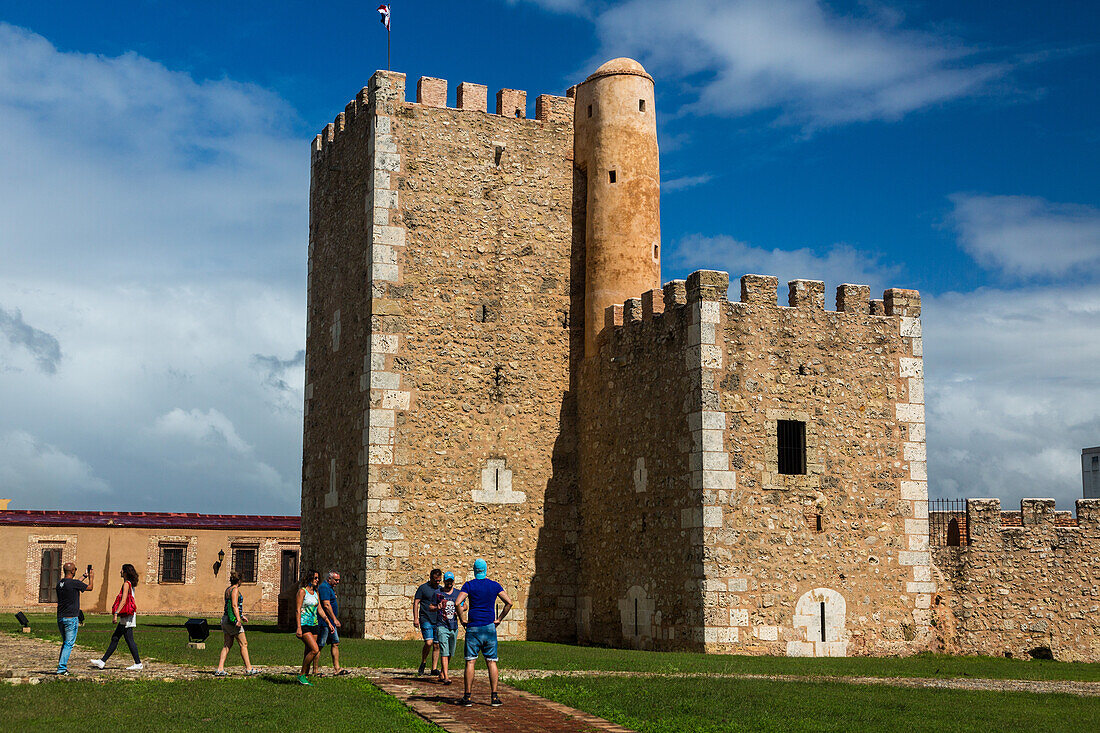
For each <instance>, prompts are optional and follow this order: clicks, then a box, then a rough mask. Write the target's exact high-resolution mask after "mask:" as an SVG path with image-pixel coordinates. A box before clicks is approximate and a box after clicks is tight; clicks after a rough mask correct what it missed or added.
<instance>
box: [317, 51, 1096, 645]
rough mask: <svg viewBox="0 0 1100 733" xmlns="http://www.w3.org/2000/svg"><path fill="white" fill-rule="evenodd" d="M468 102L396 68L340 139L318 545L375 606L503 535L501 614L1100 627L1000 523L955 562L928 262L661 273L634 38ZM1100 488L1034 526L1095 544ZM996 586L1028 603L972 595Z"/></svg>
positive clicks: (329, 231)
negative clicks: (530, 91)
mask: <svg viewBox="0 0 1100 733" xmlns="http://www.w3.org/2000/svg"><path fill="white" fill-rule="evenodd" d="M447 102H448V90H447V82H445V81H443V80H441V79H433V78H422V79H420V80H419V82H418V83H417V85H416V102H415V103H410V102H408V101H406V89H405V77H404V75H402V74H399V73H393V72H383V71H379V72H376V73H375V74H374V76H373V77H372V78H371V80H370V84H369V86H368V87H366V88H364V89H363V90H362V91H361V92H360V93H359V94H358V95H357V96H356V98H355V99H354V100H353V101H351V102H350V103H348V105H347V107H346V108H345V110H344V112H343V113H341V114H339V115H338V116H337V117H336V120H335V121H334V122H333V123H332V124H330V125H328V126H326V128H325V130H324V132H323V133H322V134H321V135H319V136H318V137H317V138H316V139H315V140H314V143H313V154H312V173H311V184H310V225H309V227H310V228H309V285H308V319H307V324H308V325H307V349H306V392H305V397H306V400H305V434H304V440H305V444H304V455H303V482H302V552H303V563H304V565H303V567H309V566H313V567H317V568H318V569H328V568H338V569H339V570H341V572H342V573H343V579H344V584H343V586H342V594H343V598H342V602H341V609H344V614H345V615H346V618H344V619H342V620H343V623H344V624H345V628H346V629H347V631H348V632H349V633H355V634H361V635H365V636H369V637H380V638H403V637H408V636H412V635H413V634H414V633H415V629H414V626H413V624H412V618H411V615H410V606H411V597H412V594H413V591H414V589H415V587H416V586H417V585H418V584H419V583H421V582H423V580H424V578H425V577H426V575H427V573H428V571H429V570H430V569H431V568H433V567H446V568H449V569H452V570H454V571H455V573H456V577H457V580H458V581H459V582H461V581H462V580H463V579H464V578H465V577H466V576H467V575H468V574H469V564H470V562H472V559H473V558H474V557H475V556H481V557H485V558H486V559H487V560H488V561H489V564H490V574H491V575H492V576H493V577H494V578H496V579H498V580H499V581H500V582H502V583H503V584H504V586H505V587H506V588H507V589H508V591H509V593H511V594H512V596H513V599H514V600H515V601H516V607H515V610H514V611H513V612H512V614H510V616H509V617H508V619H507V620H506V621H505V623H504V624H503V626H502V629H501V631H502V633H503V635H504V638H528V639H541V640H552V641H579V642H582V643H596V644H610V645H625V646H638V647H644V648H660V649H671V648H686V649H696V650H706V651H724V652H740V653H765V654H790V655H813V656H824V655H852V654H879V655H881V654H906V653H913V652H916V651H921V650H925V649H929V648H951V649H958V650H961V651H982V652H984V653H1000V652H1001V651H1005V650H1006V649H1007V648H1005V649H1002V646H1003V644H1002V641H1004V640H1006V639H1008V636H1007V634H1008V632H1006V628H1007V627H1008V624H1009V623H1010V621H1009V620H1006V619H1007V618H1008V616H1011V617H1012V620H1011V623H1013V624H1015V626H1014V628H1013V630H1012V632H1011V633H1012V635H1013V636H1012V638H1013V641H1012V642H1011V644H1012V645H1013V646H1012V648H1013V649H1015V650H1018V651H1026V650H1025V647H1027V645H1028V644H1034V645H1035V646H1040V645H1045V646H1050V647H1051V648H1056V647H1057V649H1058V650H1061V649H1062V648H1066V649H1072V650H1073V651H1071V652H1067V653H1068V654H1070V655H1071V656H1073V657H1074V658H1100V637H1098V636H1096V634H1095V629H1094V628H1093V627H1094V625H1095V622H1094V621H1091V620H1090V621H1082V622H1081V623H1077V624H1076V625H1073V624H1070V625H1058V624H1054V623H1048V624H1047V625H1046V627H1045V628H1046V629H1047V631H1048V632H1049V633H1047V634H1046V635H1045V636H1043V637H1042V638H1041V639H1039V641H1038V642H1036V638H1037V637H1036V634H1037V633H1039V632H1032V631H1029V629H1032V628H1038V626H1037V625H1036V624H1035V621H1037V620H1038V617H1039V616H1043V614H1047V615H1048V616H1049V615H1051V614H1054V613H1060V612H1061V611H1055V610H1054V609H1053V606H1051V607H1050V608H1049V609H1048V608H1047V605H1045V604H1044V603H1043V602H1042V600H1041V599H1037V597H1035V593H1036V592H1039V593H1042V592H1044V591H1034V590H1033V589H1029V587H1028V584H1027V583H1026V582H1022V583H1021V580H1020V577H1019V576H1020V575H1026V572H1024V571H1022V570H1021V571H1020V572H1016V573H1015V574H1013V573H1006V572H1005V571H1004V570H1003V568H1004V567H1005V563H1004V556H1005V554H1006V553H1008V552H1009V547H1010V544H1009V542H1008V541H1007V540H1000V539H999V538H1000V536H1001V535H997V537H998V540H997V544H996V547H995V548H994V547H992V546H990V545H981V544H980V543H979V542H977V541H976V542H975V543H974V544H973V545H971V546H969V547H966V548H961V547H959V548H950V549H945V550H944V552H946V553H952V554H951V555H950V557H949V558H948V556H947V555H944V559H943V560H942V563H943V564H944V565H945V566H946V564H948V561H950V563H953V564H952V565H951V568H950V569H949V572H948V573H946V574H945V573H944V572H941V571H939V570H937V568H936V566H935V565H934V563H933V548H932V547H931V546H930V542H929V524H928V496H927V494H928V491H927V478H926V471H925V443H924V390H923V367H922V340H921V324H920V296H919V295H918V294H917V293H916V292H915V291H912V290H901V289H891V290H887V291H886V292H885V294H884V296H883V298H882V299H881V300H876V299H871V297H870V292H869V289H868V288H867V287H866V286H861V285H847V284H844V285H840V286H839V287H837V288H836V301H835V309H833V308H827V307H826V302H825V288H824V284H823V283H822V282H820V281H813V280H795V281H792V282H790V283H789V284H788V294H787V298H786V303H787V304H786V305H783V306H781V305H779V303H778V297H779V294H778V292H777V291H778V283H777V281H776V278H774V277H766V276H760V275H745V276H744V277H742V278H741V280H740V287H739V290H740V297H739V299H738V300H737V301H736V302H731V301H730V300H729V298H728V296H727V292H728V290H729V287H730V282H729V277H728V275H727V274H726V273H722V272H714V271H706V270H704V271H699V272H695V273H693V274H692V275H691V276H689V277H688V278H687V280H686V281H682V280H674V281H672V282H668V283H665V284H664V285H663V286H662V284H661V281H660V256H661V238H660V207H659V199H660V174H659V161H658V151H657V135H656V116H655V104H654V96H653V80H652V78H651V77H650V76H649V75H648V74H647V73H646V72H645V70H644V69H643V68H642V67H641V66H640V65H639V64H637V63H636V62H634V61H631V60H629V59H616V60H614V61H610V62H608V63H607V64H604V65H603V66H601V67H600V68H599V69H598V70H597V71H596V72H595V73H594V74H593V75H592V76H590V77H589V78H588V79H587V80H586V81H585V82H583V83H582V84H580V85H578V86H576V87H574V88H572V89H570V90H569V92H568V93H567V96H565V97H556V96H550V95H543V96H539V97H538V98H537V99H536V100H535V105H534V108H535V118H534V119H527V118H526V114H527V101H526V94H525V93H524V92H522V91H517V90H512V89H503V90H500V91H499V92H498V93H497V94H496V104H495V113H489V112H487V111H486V108H487V105H488V95H487V90H486V88H485V87H484V86H481V85H477V84H469V83H462V84H460V85H459V86H458V89H457V95H456V104H455V106H454V107H448V106H447ZM734 289H735V290H736V289H737V287H736V284H735V288H734ZM831 305H832V303H830V306H831ZM1097 503H1100V502H1094V503H1093V504H1090V505H1089V506H1087V507H1085V508H1084V509H1083V510H1080V509H1079V512H1078V516H1079V518H1078V520H1074V522H1075V523H1076V522H1077V521H1080V523H1081V524H1080V526H1076V524H1075V526H1074V527H1073V528H1072V529H1073V530H1075V531H1076V533H1077V534H1075V535H1074V537H1075V538H1076V539H1075V540H1074V541H1073V542H1068V541H1065V540H1063V539H1060V538H1061V537H1062V536H1063V535H1062V534H1058V533H1057V532H1055V530H1054V529H1051V530H1050V531H1049V532H1046V530H1044V532H1045V534H1042V535H1041V536H1040V535H1035V536H1034V538H1033V539H1034V542H1036V543H1038V544H1037V545H1036V546H1037V547H1039V548H1040V549H1039V550H1036V551H1035V552H1038V553H1040V554H1041V553H1058V552H1060V553H1063V554H1068V555H1072V556H1073V557H1074V558H1076V557H1077V555H1078V554H1081V555H1084V554H1085V553H1086V552H1087V551H1088V550H1089V548H1095V547H1096V546H1097V544H1096V543H1097V542H1098V536H1097V534H1098V533H1097V528H1098V526H1100V518H1098V517H1100V507H1097V506H1095V504H1097ZM1052 511H1053V507H1051V513H1052ZM1025 514H1026V512H1025ZM983 516H984V515H983ZM1043 516H1045V515H1043ZM1036 521H1038V520H1036ZM1052 522H1053V520H1051V523H1052ZM994 524H995V522H992V520H990V522H986V523H984V524H983V523H980V522H978V521H977V520H975V521H974V522H973V524H972V528H973V529H974V530H975V531H976V530H977V529H978V528H979V527H982V528H984V529H983V533H984V534H981V535H980V536H981V537H982V538H983V540H982V541H983V542H986V541H989V542H991V541H992V540H990V539H989V537H991V536H992V535H994V534H996V533H995V532H993V530H991V529H988V528H989V527H992V526H993V525H994ZM987 525H988V526H987ZM1043 526H1044V527H1045V526H1046V525H1043ZM1027 529H1028V528H1027V527H1025V528H1024V530H1025V531H1026V530H1027ZM998 531H1000V530H998ZM1059 531H1060V532H1062V533H1063V534H1064V532H1066V531H1069V528H1067V529H1065V530H1059ZM1052 543H1053V544H1052ZM1052 547H1053V548H1054V549H1051V548H1052ZM977 548H981V549H977ZM1042 548H1045V549H1042ZM938 552H939V550H938V549H937V553H938ZM967 553H970V554H967ZM990 553H992V554H990ZM998 553H999V554H998ZM1095 556H1096V553H1095V552H1091V557H1095ZM936 557H937V561H939V558H940V555H939V554H937V555H936ZM1038 557H1039V555H1034V554H1029V555H1028V560H1029V561H1030V562H1032V563H1033V564H1034V562H1037V561H1038ZM1040 564H1042V563H1040ZM1070 565H1071V562H1070V561H1069V560H1067V561H1066V562H1065V563H1061V562H1057V563H1056V562H1053V561H1052V562H1049V563H1046V565H1044V566H1043V571H1044V572H1046V573H1048V574H1050V573H1053V575H1050V576H1049V577H1048V582H1047V583H1046V584H1045V585H1043V586H1042V587H1043V588H1047V587H1065V586H1064V585H1063V584H1069V583H1072V584H1073V587H1074V592H1075V593H1076V592H1080V593H1081V594H1083V595H1084V596H1087V597H1082V598H1078V599H1077V600H1076V601H1075V603H1074V606H1073V607H1074V609H1076V611H1081V612H1084V611H1083V609H1085V608H1087V607H1089V603H1091V604H1092V605H1091V608H1092V614H1093V618H1095V611H1096V602H1097V600H1098V599H1097V598H1096V594H1097V589H1096V588H1095V587H1094V586H1090V585H1089V584H1088V583H1086V582H1084V581H1082V578H1086V577H1091V578H1092V582H1096V581H1095V577H1096V574H1095V569H1096V568H1095V565H1093V566H1091V568H1092V571H1091V573H1090V572H1088V571H1087V568H1088V567H1089V566H1086V570H1085V571H1082V569H1081V567H1079V566H1078V567H1075V568H1074V569H1073V570H1072V571H1071V570H1070V567H1069V566H1070ZM1028 567H1031V566H1028ZM1036 567H1038V566H1036ZM1010 576H1011V577H1010ZM1005 584H1012V588H1013V591H1012V595H1011V596H1006V597H1001V596H1000V595H999V589H1000V588H1001V587H1002V586H1003V585H1005ZM1090 593H1091V595H1089V594H1090ZM1029 594H1030V595H1029ZM1075 598H1076V596H1075ZM993 600H996V601H997V602H998V603H999V604H1000V607H1009V608H1010V612H1009V613H1007V614H1006V613H1004V612H997V613H996V614H994V616H995V622H994V621H991V620H990V617H989V616H988V614H986V615H983V614H980V613H976V612H974V608H975V607H976V605H977V606H981V607H983V608H984V607H985V606H986V605H988V603H990V602H992V601H993ZM966 604H970V606H969V607H966ZM1039 607H1042V608H1041V609H1040V610H1038V611H1036V610H1032V609H1035V608H1039ZM1012 609H1015V610H1012ZM1076 611H1075V612H1076ZM1033 617H1035V618H1033ZM1048 620H1049V619H1048ZM1021 624H1022V625H1023V626H1022V627H1021ZM1056 627H1057V629H1058V631H1057V636H1058V639H1057V640H1056V639H1054V636H1055V634H1054V632H1052V631H1051V630H1052V629H1055V628H1056ZM945 629H948V630H949V631H945ZM1021 634H1022V636H1020V635H1021ZM1067 634H1074V635H1077V636H1081V635H1084V638H1085V640H1084V641H1076V642H1074V643H1072V644H1070V643H1069V642H1068V641H1066V642H1065V643H1063V641H1062V637H1063V636H1064V635H1067ZM1040 635H1041V634H1040ZM1006 643H1008V642H1006ZM1056 653H1058V652H1056Z"/></svg>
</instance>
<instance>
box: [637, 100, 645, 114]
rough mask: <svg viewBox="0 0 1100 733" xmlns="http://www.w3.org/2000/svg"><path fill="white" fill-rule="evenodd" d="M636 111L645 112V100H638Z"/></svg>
mask: <svg viewBox="0 0 1100 733" xmlns="http://www.w3.org/2000/svg"><path fill="white" fill-rule="evenodd" d="M638 111H639V112H645V100H644V99H639V100H638Z"/></svg>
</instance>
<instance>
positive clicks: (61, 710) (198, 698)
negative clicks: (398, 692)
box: [0, 675, 442, 733]
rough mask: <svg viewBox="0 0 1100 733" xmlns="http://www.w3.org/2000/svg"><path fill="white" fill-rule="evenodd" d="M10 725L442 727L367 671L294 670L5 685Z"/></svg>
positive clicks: (413, 731) (2, 698) (402, 730)
mask: <svg viewBox="0 0 1100 733" xmlns="http://www.w3.org/2000/svg"><path fill="white" fill-rule="evenodd" d="M0 710H3V711H4V724H5V725H7V726H8V729H9V730H26V731H39V730H41V731H59V730H93V729H94V730H104V731H107V730H120V731H135V730H141V731H146V730H148V731H164V730H173V731H191V730H204V731H209V730H247V731H275V730H279V731H295V730H326V729H327V730H358V731H393V732H394V733H406V732H408V733H428V732H429V731H431V732H433V733H438V732H439V731H440V730H442V729H441V728H439V727H437V726H435V725H432V724H431V723H427V722H425V721H424V720H422V719H421V718H419V717H417V716H416V715H415V714H414V713H412V712H410V711H409V710H408V709H406V708H405V706H404V704H402V703H401V702H399V701H398V700H396V699H395V698H392V697H390V696H389V695H387V694H386V693H384V692H382V691H381V690H379V689H378V688H376V687H375V686H374V685H372V684H370V683H369V682H367V681H366V680H364V679H331V680H322V681H320V682H318V683H317V684H316V685H315V686H314V687H300V686H299V685H297V684H296V683H292V682H291V679H290V678H289V677H284V676H274V675H273V676H270V677H267V676H260V677H258V678H256V679H240V678H238V679H228V680H215V679H210V680H195V681H178V682H161V681H156V682H154V681H141V682H121V681H116V682H102V683H100V682H78V681H75V680H74V681H58V682H56V683H51V684H42V685H34V686H31V685H15V686H12V685H0Z"/></svg>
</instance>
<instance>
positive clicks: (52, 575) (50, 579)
mask: <svg viewBox="0 0 1100 733" xmlns="http://www.w3.org/2000/svg"><path fill="white" fill-rule="evenodd" d="M60 582H61V550H60V548H54V549H50V550H43V551H42V570H41V573H40V574H39V576H38V602H39V603H57V584H58V583H60Z"/></svg>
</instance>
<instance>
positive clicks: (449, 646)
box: [435, 624, 458, 657]
mask: <svg viewBox="0 0 1100 733" xmlns="http://www.w3.org/2000/svg"><path fill="white" fill-rule="evenodd" d="M435 643H436V644H439V656H441V657H453V656H454V655H455V645H456V644H457V643H458V630H457V629H452V628H451V627H450V626H448V625H447V624H439V625H438V626H436V627H435Z"/></svg>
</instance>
